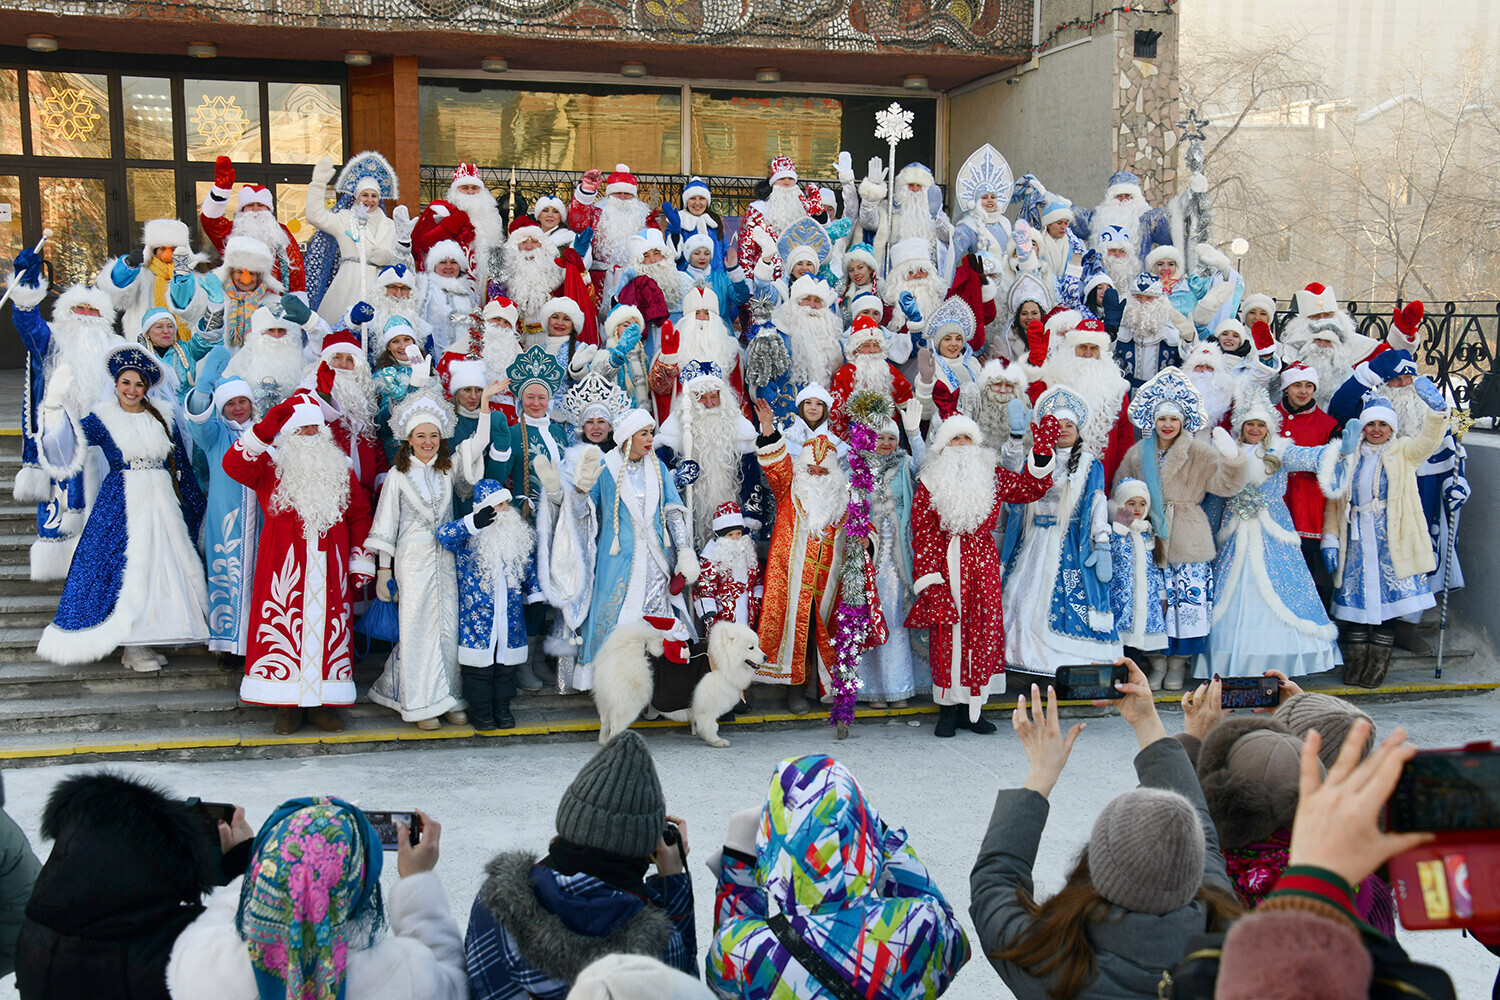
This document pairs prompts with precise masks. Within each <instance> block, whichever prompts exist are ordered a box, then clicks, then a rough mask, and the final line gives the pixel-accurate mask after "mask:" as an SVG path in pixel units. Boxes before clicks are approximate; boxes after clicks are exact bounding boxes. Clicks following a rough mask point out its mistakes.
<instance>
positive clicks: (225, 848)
mask: <svg viewBox="0 0 1500 1000" xmlns="http://www.w3.org/2000/svg"><path fill="white" fill-rule="evenodd" d="M254 836H255V828H254V827H253V826H251V825H250V823H249V822H248V821H247V820H246V819H245V807H244V806H235V807H234V816H233V817H232V818H231V819H230V820H229V822H228V823H226V822H224V821H223V820H222V819H221V820H219V853H220V854H228V853H229V852H230V851H231V850H233V849H234V848H235V846H236V845H238V844H243V843H244V842H245V841H247V840H250V839H252V838H254Z"/></svg>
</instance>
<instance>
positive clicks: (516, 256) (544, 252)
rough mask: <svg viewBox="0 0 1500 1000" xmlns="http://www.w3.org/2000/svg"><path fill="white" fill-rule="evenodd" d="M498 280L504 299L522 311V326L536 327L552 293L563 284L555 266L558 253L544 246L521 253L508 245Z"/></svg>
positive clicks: (561, 275) (560, 270)
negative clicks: (503, 289)
mask: <svg viewBox="0 0 1500 1000" xmlns="http://www.w3.org/2000/svg"><path fill="white" fill-rule="evenodd" d="M501 277H502V278H503V279H504V280H505V291H506V293H507V295H508V296H509V297H510V300H511V301H512V302H514V303H515V304H516V308H517V309H519V310H520V311H521V322H522V323H535V322H537V320H538V319H539V318H540V317H541V314H542V308H543V307H544V306H546V304H547V300H548V299H550V298H552V291H553V289H555V288H557V286H558V285H560V284H562V280H563V269H562V265H561V264H559V263H558V262H557V250H556V249H555V248H553V247H551V246H548V245H546V244H543V245H542V246H539V247H537V248H536V249H535V250H524V251H523V250H520V249H517V248H516V247H513V246H509V245H507V246H506V248H505V269H504V271H503V272H502V274H501Z"/></svg>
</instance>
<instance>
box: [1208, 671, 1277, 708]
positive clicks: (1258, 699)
mask: <svg viewBox="0 0 1500 1000" xmlns="http://www.w3.org/2000/svg"><path fill="white" fill-rule="evenodd" d="M1219 684H1220V685H1221V693H1220V695H1219V704H1221V705H1222V706H1224V707H1225V708H1271V707H1272V706H1274V705H1277V704H1279V703H1280V702H1281V684H1280V682H1279V681H1277V680H1276V678H1274V677H1221V678H1220V679H1219Z"/></svg>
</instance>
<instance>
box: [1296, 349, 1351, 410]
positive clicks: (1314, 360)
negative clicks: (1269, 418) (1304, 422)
mask: <svg viewBox="0 0 1500 1000" xmlns="http://www.w3.org/2000/svg"><path fill="white" fill-rule="evenodd" d="M1297 360H1299V361H1301V362H1302V363H1303V364H1305V365H1306V366H1307V367H1309V368H1311V369H1312V370H1313V371H1315V372H1317V373H1318V390H1317V394H1316V395H1315V396H1314V397H1313V398H1314V399H1316V400H1317V403H1318V405H1319V406H1321V407H1324V408H1325V409H1326V408H1327V406H1328V402H1329V400H1331V399H1333V394H1334V393H1336V392H1338V391H1339V386H1341V385H1343V384H1344V382H1345V381H1346V380H1347V379H1348V378H1349V376H1350V375H1353V374H1354V369H1353V367H1352V366H1351V365H1350V363H1349V348H1347V347H1345V346H1344V345H1343V344H1342V343H1340V344H1335V345H1334V346H1333V347H1319V346H1318V345H1316V344H1314V343H1313V342H1312V341H1311V340H1309V341H1307V342H1306V343H1305V344H1303V345H1302V347H1301V348H1300V349H1299V350H1298V351H1297Z"/></svg>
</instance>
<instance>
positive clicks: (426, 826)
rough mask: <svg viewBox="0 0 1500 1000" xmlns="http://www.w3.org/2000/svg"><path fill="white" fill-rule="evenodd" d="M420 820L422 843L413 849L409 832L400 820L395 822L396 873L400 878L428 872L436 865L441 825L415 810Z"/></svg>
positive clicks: (420, 811)
mask: <svg viewBox="0 0 1500 1000" xmlns="http://www.w3.org/2000/svg"><path fill="white" fill-rule="evenodd" d="M417 815H418V816H420V817H421V818H422V842H421V843H420V844H418V845H416V846H415V847H413V846H412V843H411V831H410V830H408V829H407V827H406V824H405V823H403V822H401V820H399V819H398V820H396V871H397V872H398V873H399V874H400V875H401V877H402V878H406V877H407V876H408V875H420V874H421V873H422V872H430V871H432V870H433V869H434V868H436V867H437V863H438V838H439V837H440V836H441V835H442V832H443V825H442V824H441V823H439V822H438V821H437V820H435V819H433V818H432V817H431V816H429V815H427V814H426V813H424V812H422V810H420V809H418V810H417Z"/></svg>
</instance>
